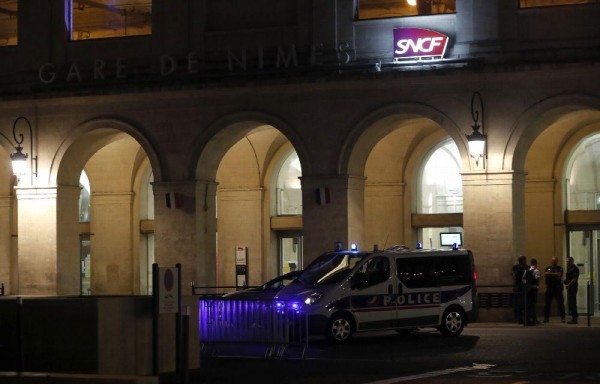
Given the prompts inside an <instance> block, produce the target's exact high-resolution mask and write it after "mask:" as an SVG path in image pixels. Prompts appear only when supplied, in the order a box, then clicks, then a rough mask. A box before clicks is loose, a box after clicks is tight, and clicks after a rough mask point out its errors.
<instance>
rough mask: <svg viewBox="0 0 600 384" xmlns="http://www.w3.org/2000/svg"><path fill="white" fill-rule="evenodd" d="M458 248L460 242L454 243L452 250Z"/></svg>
mask: <svg viewBox="0 0 600 384" xmlns="http://www.w3.org/2000/svg"><path fill="white" fill-rule="evenodd" d="M457 249H458V244H457V243H454V244H452V250H453V251H456V250H457Z"/></svg>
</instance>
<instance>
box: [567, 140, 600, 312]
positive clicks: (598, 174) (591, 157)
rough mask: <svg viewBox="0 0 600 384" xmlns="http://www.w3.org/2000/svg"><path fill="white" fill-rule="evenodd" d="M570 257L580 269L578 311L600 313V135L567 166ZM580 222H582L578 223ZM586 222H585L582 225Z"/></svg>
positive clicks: (581, 144) (581, 146)
mask: <svg viewBox="0 0 600 384" xmlns="http://www.w3.org/2000/svg"><path fill="white" fill-rule="evenodd" d="M564 181H565V182H564V185H565V188H566V196H565V202H566V210H567V221H568V223H569V225H568V227H567V228H568V236H567V255H568V256H572V257H573V258H574V261H575V264H576V265H577V267H578V268H579V271H580V276H579V289H578V297H577V306H578V311H579V312H581V313H588V312H589V313H590V314H591V315H594V314H595V313H597V312H598V310H599V309H600V308H599V302H598V301H599V300H598V298H600V291H599V290H598V289H599V287H598V268H599V266H600V222H598V219H599V218H600V216H598V214H597V213H598V212H599V211H600V133H595V134H592V135H590V136H588V137H586V138H584V139H583V140H581V141H580V142H579V143H578V145H577V146H576V147H575V149H574V150H573V151H572V153H571V155H570V157H569V159H568V162H567V164H566V167H565V180H564ZM576 221H579V223H575V222H576ZM582 221H585V223H584V222H582Z"/></svg>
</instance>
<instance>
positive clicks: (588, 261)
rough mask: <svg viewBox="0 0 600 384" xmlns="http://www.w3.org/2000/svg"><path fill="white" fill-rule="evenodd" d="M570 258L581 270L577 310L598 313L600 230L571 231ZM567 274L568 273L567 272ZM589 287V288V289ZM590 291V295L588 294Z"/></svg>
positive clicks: (585, 312)
mask: <svg viewBox="0 0 600 384" xmlns="http://www.w3.org/2000/svg"><path fill="white" fill-rule="evenodd" d="M568 246H569V253H568V254H569V256H572V257H573V259H574V261H575V265H577V267H578V268H579V290H578V292H577V309H578V311H579V313H580V314H582V315H583V314H587V313H588V307H589V311H590V314H591V315H594V313H597V312H598V310H599V309H600V308H599V304H598V297H600V295H599V293H600V292H599V291H598V283H597V281H598V275H597V271H598V264H599V261H600V260H599V256H598V248H599V247H600V230H597V229H592V230H575V231H569V244H568ZM565 273H566V271H565ZM588 286H589V288H588ZM588 290H589V294H588Z"/></svg>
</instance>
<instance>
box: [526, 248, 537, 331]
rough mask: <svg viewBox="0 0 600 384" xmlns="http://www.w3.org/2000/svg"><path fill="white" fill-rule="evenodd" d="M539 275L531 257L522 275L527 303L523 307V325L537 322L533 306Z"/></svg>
mask: <svg viewBox="0 0 600 384" xmlns="http://www.w3.org/2000/svg"><path fill="white" fill-rule="evenodd" d="M540 276H541V275H540V271H539V270H538V268H537V260H536V259H531V266H530V267H529V269H528V270H527V271H526V272H525V274H524V275H523V283H524V284H525V290H526V296H527V300H526V301H527V305H526V308H525V314H526V315H525V319H526V323H525V325H537V324H539V321H538V319H537V313H536V308H535V307H536V305H537V297H538V286H539V281H540Z"/></svg>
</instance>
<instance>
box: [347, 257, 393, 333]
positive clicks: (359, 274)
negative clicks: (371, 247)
mask: <svg viewBox="0 0 600 384" xmlns="http://www.w3.org/2000/svg"><path fill="white" fill-rule="evenodd" d="M394 280H395V278H392V275H391V273H390V259H389V257H388V256H375V257H373V258H371V259H368V260H367V261H366V262H365V263H363V264H362V265H361V266H360V267H359V269H358V270H357V271H356V272H355V273H354V275H353V276H352V278H351V280H350V287H351V293H350V306H351V310H352V312H353V314H354V317H355V318H356V321H357V324H356V327H357V330H359V331H364V330H373V329H385V328H391V327H392V326H393V321H394V318H395V316H396V315H395V308H394V305H393V303H392V300H391V298H392V295H393V290H394V285H395V282H394Z"/></svg>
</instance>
